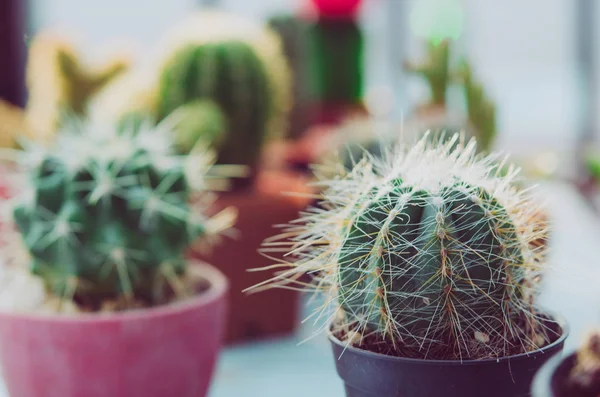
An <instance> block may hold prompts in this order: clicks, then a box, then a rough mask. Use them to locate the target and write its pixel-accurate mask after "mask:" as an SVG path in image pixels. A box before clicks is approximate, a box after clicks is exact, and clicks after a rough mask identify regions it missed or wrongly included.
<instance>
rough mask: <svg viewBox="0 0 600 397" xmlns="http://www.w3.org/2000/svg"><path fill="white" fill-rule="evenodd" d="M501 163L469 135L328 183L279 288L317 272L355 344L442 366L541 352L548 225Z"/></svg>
mask: <svg viewBox="0 0 600 397" xmlns="http://www.w3.org/2000/svg"><path fill="white" fill-rule="evenodd" d="M493 160H494V158H493V157H485V158H482V157H480V156H478V155H477V154H476V143H475V140H471V141H470V142H469V143H468V144H465V143H464V141H463V140H461V138H460V136H459V135H458V134H455V135H454V136H453V137H452V138H451V139H450V140H448V141H446V142H445V143H437V142H431V139H430V138H429V137H428V136H427V135H426V136H425V137H423V138H422V139H421V140H420V141H419V142H418V143H417V144H416V145H414V146H412V147H408V148H404V147H400V148H399V149H398V150H396V151H395V152H392V153H391V154H389V153H388V154H386V155H385V156H384V157H383V159H375V158H372V157H368V156H367V157H363V158H362V160H360V161H359V162H358V163H357V164H356V165H355V167H354V168H353V169H352V171H351V172H350V173H348V174H346V175H342V176H340V177H334V178H330V179H329V180H327V181H323V183H324V185H325V191H324V193H323V200H322V202H321V203H320V204H319V206H318V207H316V208H314V209H312V210H309V211H307V212H306V213H305V214H304V216H303V218H302V219H301V220H300V222H295V223H294V224H293V225H292V226H291V227H290V229H289V230H286V231H285V233H284V234H283V235H282V238H286V239H287V238H290V236H291V239H292V241H291V249H290V251H291V253H293V255H294V256H295V257H296V258H297V259H298V260H297V261H295V262H292V263H286V264H284V265H285V266H291V267H292V270H284V273H283V274H281V275H279V276H277V277H276V278H275V281H274V282H275V283H276V284H285V283H289V282H292V283H293V282H294V281H295V280H297V275H298V274H299V273H310V274H313V275H315V281H316V284H317V286H318V289H319V290H322V289H325V290H326V291H328V292H329V293H330V296H331V301H332V302H334V303H335V304H336V306H337V307H338V309H339V312H340V313H342V314H343V315H342V316H341V320H340V321H338V322H334V323H333V324H332V325H333V327H334V328H333V331H334V334H336V335H337V336H339V337H342V338H344V337H346V338H348V341H349V343H354V342H355V341H356V335H360V336H362V337H367V336H369V337H371V338H373V337H374V338H376V340H379V341H381V342H383V341H387V342H388V343H389V346H395V347H398V348H399V351H402V352H403V353H404V354H407V355H409V356H415V357H425V358H438V359H448V358H451V359H478V358H485V357H500V356H505V355H510V354H514V353H515V352H519V353H520V352H525V351H532V350H534V349H536V348H537V347H539V346H540V345H542V344H544V343H545V342H546V340H545V339H544V338H546V337H547V336H546V335H545V331H544V328H543V326H542V325H541V324H540V316H539V314H540V313H539V312H538V311H537V310H536V308H535V305H534V302H533V301H532V298H533V296H534V293H535V282H534V281H533V280H534V277H535V276H537V275H538V273H539V271H540V270H541V269H542V267H543V266H542V265H543V263H542V258H543V256H542V255H543V250H544V247H543V246H542V247H540V246H537V245H535V244H534V241H535V240H536V239H538V238H539V237H540V234H544V233H545V225H540V224H538V223H539V222H538V220H537V218H535V217H534V216H533V214H534V213H535V211H537V209H538V208H537V207H538V206H537V205H536V203H535V202H534V201H533V200H532V199H531V198H530V197H528V196H527V195H526V194H525V192H522V191H519V190H518V189H517V188H516V187H515V186H514V184H513V178H515V176H516V175H517V171H516V170H514V169H510V170H509V172H508V173H507V174H506V175H501V174H500V171H499V170H500V169H501V168H503V164H498V163H496V162H494V161H493ZM300 225H301V226H300ZM269 244H270V243H269ZM269 244H267V246H269ZM281 244H282V243H281V241H276V242H275V243H274V246H277V247H278V248H281V246H282V245H281Z"/></svg>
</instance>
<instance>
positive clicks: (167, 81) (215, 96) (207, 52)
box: [158, 41, 273, 165]
mask: <svg viewBox="0 0 600 397" xmlns="http://www.w3.org/2000/svg"><path fill="white" fill-rule="evenodd" d="M269 90H270V87H269V76H268V74H267V70H266V68H265V66H264V64H263V63H262V61H261V60H260V58H259V57H258V56H257V54H256V53H255V52H254V50H253V48H252V47H251V46H250V45H249V44H246V43H244V42H242V41H228V42H220V43H206V44H204V45H199V46H197V45H193V44H192V45H188V46H186V47H184V48H182V49H181V50H180V51H179V52H178V53H176V54H175V55H174V56H173V58H172V59H171V63H170V64H168V65H167V66H166V67H165V69H164V70H163V72H162V76H161V83H160V93H159V107H158V118H159V120H162V119H164V118H165V117H166V116H168V115H169V114H171V113H172V112H173V111H175V110H177V109H178V108H179V107H180V106H182V105H186V104H188V103H190V102H192V101H197V100H201V99H202V100H211V101H213V102H214V103H215V105H217V106H219V108H220V109H221V111H222V112H223V114H224V115H225V116H226V118H227V120H228V121H229V131H228V132H229V134H230V135H229V137H228V139H226V140H225V139H222V140H221V145H219V146H218V147H216V149H217V150H218V152H219V162H220V163H231V164H245V165H254V164H255V163H256V161H257V160H258V155H259V154H260V148H261V146H262V144H263V142H264V141H265V138H266V134H267V123H268V121H269V117H270V116H271V114H270V113H271V110H272V104H271V101H272V99H273V98H272V96H271V95H270V92H269Z"/></svg>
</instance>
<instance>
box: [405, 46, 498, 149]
mask: <svg viewBox="0 0 600 397" xmlns="http://www.w3.org/2000/svg"><path fill="white" fill-rule="evenodd" d="M405 69H406V70H407V71H408V72H410V73H414V74H418V75H420V76H422V77H423V78H424V79H425V80H426V81H427V84H428V86H429V90H430V93H431V99H430V100H429V102H428V103H426V104H423V105H420V106H417V109H416V111H415V117H414V118H413V119H412V120H410V122H409V123H408V126H407V127H408V128H407V129H408V130H409V131H411V132H415V131H416V132H417V133H419V134H423V133H424V132H425V131H428V130H433V131H436V132H438V134H444V136H446V137H451V136H452V133H454V132H463V133H465V134H466V136H468V137H476V138H477V143H478V150H480V151H482V152H489V151H490V150H491V149H492V145H493V143H494V140H495V137H496V107H495V104H494V103H493V102H492V101H491V100H490V99H489V98H488V97H487V95H486V92H485V90H484V87H483V85H482V84H481V83H480V82H478V81H476V80H475V79H474V77H473V72H472V68H471V65H470V64H469V63H468V62H467V61H464V60H463V61H462V64H461V65H459V66H458V67H457V70H454V69H453V68H452V60H451V45H450V40H449V39H445V40H442V41H439V42H438V41H434V40H430V41H428V42H427V60H426V61H425V62H424V63H422V64H420V65H416V64H412V63H407V64H406V65H405ZM453 83H456V84H459V85H460V86H461V87H462V88H463V94H464V101H465V105H466V111H467V112H466V113H467V115H466V117H464V116H462V115H460V114H459V112H456V111H453V110H452V106H450V104H449V103H448V98H447V94H448V89H449V88H450V86H451V85H452V84H453ZM409 135H410V134H409Z"/></svg>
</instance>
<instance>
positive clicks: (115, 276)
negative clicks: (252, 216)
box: [0, 121, 235, 397]
mask: <svg viewBox="0 0 600 397" xmlns="http://www.w3.org/2000/svg"><path fill="white" fill-rule="evenodd" d="M170 134H172V132H171V131H169V129H168V125H167V124H161V125H159V126H157V127H152V126H151V125H150V124H143V125H141V126H137V127H136V128H130V129H120V130H119V129H117V128H116V127H114V126H111V125H107V124H104V123H101V122H99V121H93V122H88V121H81V122H76V123H74V124H73V125H72V126H71V127H69V129H68V130H65V131H63V132H61V134H60V136H59V139H57V140H56V141H55V142H54V143H52V144H51V145H49V146H40V145H35V144H33V143H28V144H26V145H24V147H25V151H24V152H23V153H22V154H21V155H20V156H19V157H18V160H17V166H18V173H16V174H14V175H11V181H13V182H14V184H15V187H16V189H17V191H18V194H17V195H16V196H15V197H14V198H13V199H11V200H8V201H3V202H2V204H1V205H2V214H3V215H6V218H7V219H3V222H2V223H3V229H2V235H1V236H0V237H2V240H3V243H2V244H1V245H0V247H1V250H0V254H1V257H0V262H1V263H2V265H3V266H2V272H1V274H2V284H3V291H2V294H1V295H0V306H1V307H2V311H1V312H0V363H1V365H2V372H3V376H4V381H5V384H6V387H7V389H8V392H9V393H10V394H11V395H12V396H21V397H34V396H35V397H43V396H48V397H50V396H52V397H55V396H64V397H80V396H92V395H94V396H99V397H104V396H106V397H126V396H127V397H135V396H140V397H142V396H144V397H145V396H157V397H161V396H164V397H167V396H174V395H176V396H189V397H192V396H193V397H196V396H204V395H205V394H206V392H207V390H208V387H209V383H210V379H211V376H212V372H213V367H214V364H215V360H216V358H217V354H218V352H219V348H220V345H221V340H222V334H223V331H224V325H225V324H224V322H225V311H226V292H227V288H228V283H227V280H226V278H225V277H224V276H223V275H222V273H220V272H219V271H218V270H216V269H215V268H214V267H212V266H210V265H207V264H203V263H199V262H194V261H190V260H189V259H187V258H186V256H185V252H186V249H187V247H188V246H190V245H191V244H205V245H206V244H208V243H210V242H212V241H213V240H214V239H215V238H217V237H218V236H219V235H220V234H221V233H222V232H225V231H226V230H228V229H229V228H230V226H231V224H232V222H233V220H234V218H235V211H234V210H231V209H228V210H225V211H224V212H222V213H220V214H218V215H216V216H214V217H208V216H206V214H205V207H206V202H207V198H209V197H210V196H209V195H207V194H208V191H207V190H206V189H207V188H208V187H210V186H211V179H210V178H211V177H215V176H218V175H217V174H216V173H214V172H212V171H211V170H212V168H211V156H210V154H209V152H201V151H199V150H198V151H196V152H194V153H192V154H190V155H189V156H184V157H181V156H178V155H176V154H175V152H174V150H173V148H172V146H173V145H172V143H171V142H172V139H171V136H170ZM8 222H10V225H12V226H9V223H8Z"/></svg>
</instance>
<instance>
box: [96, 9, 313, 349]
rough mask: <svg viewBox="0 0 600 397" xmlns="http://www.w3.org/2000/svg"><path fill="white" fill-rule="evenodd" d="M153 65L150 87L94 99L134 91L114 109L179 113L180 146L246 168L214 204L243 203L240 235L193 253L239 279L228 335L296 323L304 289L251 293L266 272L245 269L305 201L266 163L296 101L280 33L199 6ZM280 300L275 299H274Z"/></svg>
mask: <svg viewBox="0 0 600 397" xmlns="http://www.w3.org/2000/svg"><path fill="white" fill-rule="evenodd" d="M152 69H153V70H152V73H149V74H150V75H151V78H150V80H149V81H150V82H151V84H149V85H146V87H148V86H149V87H151V90H149V93H148V94H143V90H141V92H142V94H138V93H135V91H128V87H129V86H127V85H124V86H120V87H117V86H115V87H113V88H107V92H109V90H112V94H111V95H108V94H107V95H102V101H100V100H99V101H98V102H97V103H96V106H97V107H98V109H102V108H110V103H111V102H113V98H114V99H115V100H117V99H118V98H119V97H121V99H122V98H134V100H132V101H126V102H129V103H126V105H129V107H124V108H122V109H120V114H119V113H117V114H116V118H118V119H123V118H124V119H127V118H128V117H130V116H131V115H132V114H133V115H135V114H138V113H144V112H145V113H148V114H150V115H151V117H152V118H153V119H154V120H156V121H160V120H163V119H164V118H165V117H169V118H171V117H172V120H177V122H176V125H175V127H174V128H175V130H174V134H175V139H176V141H177V142H178V143H179V144H178V150H179V151H180V153H182V154H185V153H188V152H189V151H190V150H192V149H193V148H194V147H195V146H196V144H197V143H198V142H201V144H206V145H209V146H210V147H212V148H213V149H214V150H215V152H216V156H217V159H216V162H217V164H223V165H229V166H236V167H237V168H236V170H240V168H243V170H244V171H245V173H244V175H243V176H239V177H236V178H233V179H232V182H233V186H232V189H230V190H229V191H227V192H225V193H224V194H221V195H220V196H219V197H218V199H217V200H216V201H215V203H214V206H213V209H212V210H214V211H220V210H222V209H223V208H227V207H230V206H234V207H235V208H237V209H238V211H239V216H238V222H237V223H236V231H237V235H236V237H238V236H239V238H236V239H235V240H234V241H231V242H224V243H223V244H221V245H219V246H218V247H216V248H215V249H214V250H212V252H211V253H210V254H209V255H206V254H203V253H200V252H197V251H196V250H193V251H192V252H191V255H193V256H194V257H196V258H201V259H203V260H206V261H208V262H210V263H212V264H214V265H215V266H216V267H217V268H219V269H220V270H221V271H222V272H223V273H224V274H225V275H226V276H227V278H228V279H229V281H230V283H231V294H230V299H231V307H232V310H231V311H230V314H229V318H228V322H227V324H228V328H227V335H226V340H227V342H228V343H233V342H240V341H245V340H248V339H254V338H260V337H266V336H270V335H274V334H285V333H289V332H292V331H293V330H294V329H295V328H296V324H297V317H298V308H297V305H298V302H297V295H294V294H285V293H281V292H280V291H272V292H271V293H270V294H268V296H256V297H253V298H251V299H245V297H244V296H243V294H242V293H241V291H242V290H243V289H244V288H247V287H248V286H250V285H253V284H255V283H256V282H258V281H259V280H260V275H258V274H256V273H250V272H248V271H247V269H249V268H253V267H257V266H259V264H260V263H261V262H262V257H261V256H260V255H259V254H258V253H257V250H258V248H259V247H260V244H261V242H262V240H264V239H265V238H266V237H267V236H268V235H270V234H271V233H272V224H273V223H276V224H279V223H287V222H289V221H290V220H291V219H293V218H294V217H296V216H297V214H298V211H299V210H300V209H302V208H303V207H304V206H305V205H306V204H305V203H306V202H307V200H306V199H305V198H302V199H298V198H295V199H291V198H290V197H286V196H284V195H282V193H281V192H282V191H287V190H288V188H289V187H290V186H295V187H302V184H301V183H298V182H299V179H298V178H297V177H296V176H295V175H294V174H292V173H289V172H286V171H285V170H281V169H268V170H267V169H265V167H264V165H263V161H262V157H263V155H264V152H263V149H264V147H265V145H266V143H267V142H270V141H272V140H276V139H278V138H280V137H281V136H282V135H283V134H284V133H285V131H286V128H287V118H288V113H289V109H290V105H291V98H290V97H291V78H290V73H289V70H288V64H287V62H286V58H285V56H284V54H283V50H282V46H281V42H280V40H279V37H278V36H277V34H276V33H275V32H273V31H271V30H270V29H268V28H267V27H265V26H263V25H261V24H256V23H254V22H253V21H250V20H248V19H246V18H243V17H240V16H236V15H231V14H229V13H224V12H220V11H214V10H202V11H197V12H194V13H193V14H191V15H190V16H189V17H188V19H186V20H184V21H182V22H181V23H180V24H178V25H177V26H176V27H175V28H174V29H173V30H172V31H171V32H169V33H168V34H167V35H166V37H165V38H164V41H163V42H162V43H161V45H160V51H159V57H158V61H157V65H156V67H154V68H152ZM134 77H135V76H132V79H134ZM135 85H136V84H133V86H135ZM137 86H138V87H141V88H144V87H143V86H144V84H141V83H139V84H137ZM149 96H150V97H152V98H153V100H152V101H151V104H150V106H146V107H144V106H139V103H140V101H138V100H136V99H135V98H144V100H142V102H145V101H146V100H147V98H148V97H149ZM121 102H123V101H121ZM301 180H302V179H301ZM305 190H306V189H303V191H305ZM272 302H277V304H276V306H275V307H273V306H272V305H271V304H272Z"/></svg>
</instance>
